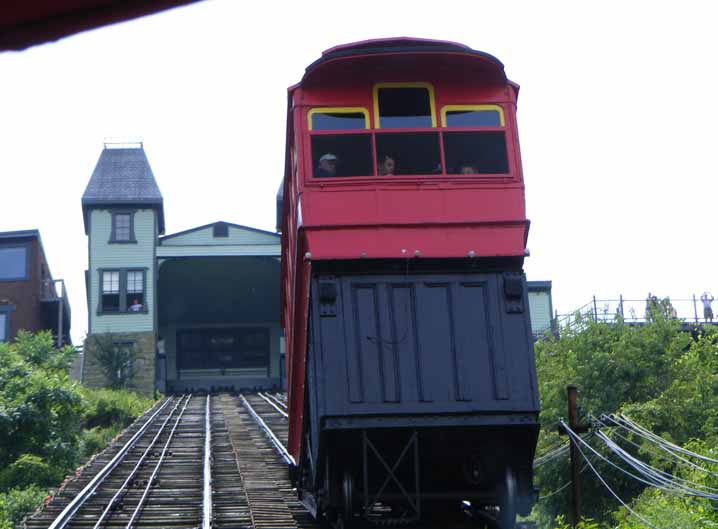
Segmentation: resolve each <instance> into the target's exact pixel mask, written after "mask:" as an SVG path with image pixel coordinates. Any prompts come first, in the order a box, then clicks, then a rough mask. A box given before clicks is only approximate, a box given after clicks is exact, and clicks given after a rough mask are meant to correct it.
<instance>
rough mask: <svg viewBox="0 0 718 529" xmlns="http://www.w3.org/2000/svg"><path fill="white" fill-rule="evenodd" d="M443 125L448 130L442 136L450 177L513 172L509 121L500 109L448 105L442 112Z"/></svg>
mask: <svg viewBox="0 0 718 529" xmlns="http://www.w3.org/2000/svg"><path fill="white" fill-rule="evenodd" d="M441 125H442V127H444V128H445V129H447V130H444V131H443V133H442V136H443V142H444V159H445V162H446V173H447V174H466V175H469V174H506V173H508V172H509V160H508V152H507V147H506V131H505V126H506V121H505V118H504V112H503V109H502V108H501V107H500V106H499V105H447V106H445V107H442V109H441ZM451 129H460V130H455V131H452V130H451ZM467 129H483V130H467Z"/></svg>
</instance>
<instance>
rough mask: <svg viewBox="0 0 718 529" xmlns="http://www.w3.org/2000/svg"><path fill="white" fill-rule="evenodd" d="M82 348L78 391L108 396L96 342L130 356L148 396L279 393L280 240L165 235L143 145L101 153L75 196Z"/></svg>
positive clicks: (236, 234) (226, 230)
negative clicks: (84, 330)
mask: <svg viewBox="0 0 718 529" xmlns="http://www.w3.org/2000/svg"><path fill="white" fill-rule="evenodd" d="M82 210H83V216H84V224H85V233H86V235H87V237H88V256H89V263H88V269H87V271H86V273H85V282H86V292H87V306H88V315H89V322H88V339H87V340H86V342H85V360H84V365H83V374H82V380H83V383H85V384H87V385H89V386H95V387H102V386H106V385H108V376H107V369H108V366H107V361H106V359H105V360H102V358H103V355H102V354H101V352H100V351H99V345H98V343H99V342H98V341H95V340H94V338H100V339H102V343H104V344H107V343H108V342H109V343H111V344H115V345H116V346H117V348H122V349H128V348H129V349H130V350H131V351H132V352H133V354H132V356H131V359H130V360H131V362H132V364H133V365H132V366H120V367H119V368H127V369H128V372H130V373H131V380H130V382H129V385H130V387H132V388H134V389H136V390H138V391H140V392H143V393H152V392H153V391H154V390H155V389H157V390H159V391H162V392H169V391H185V390H192V389H194V390H198V389H212V388H234V389H235V390H239V389H254V388H265V389H268V388H272V387H277V386H278V385H279V381H280V351H281V350H282V347H283V338H282V330H281V328H280V325H279V277H280V273H279V265H280V257H281V247H280V236H279V235H278V234H276V233H272V232H267V231H262V230H257V229H254V228H249V227H246V226H240V225H236V224H231V223H228V222H214V223H212V224H207V225H204V226H199V227H196V228H193V229H189V230H185V231H182V232H179V233H173V234H165V219H164V200H163V197H162V193H161V192H160V189H159V186H158V185H157V182H156V180H155V178H154V175H153V172H152V169H151V167H150V164H149V161H148V159H147V156H146V154H145V151H144V149H143V147H142V145H141V144H138V145H131V146H127V145H124V146H120V147H117V146H112V145H105V147H104V149H103V151H102V153H101V154H100V158H99V160H98V162H97V165H96V167H95V169H94V171H93V173H92V176H91V178H90V181H89V183H88V185H87V188H86V189H85V192H84V194H83V196H82Z"/></svg>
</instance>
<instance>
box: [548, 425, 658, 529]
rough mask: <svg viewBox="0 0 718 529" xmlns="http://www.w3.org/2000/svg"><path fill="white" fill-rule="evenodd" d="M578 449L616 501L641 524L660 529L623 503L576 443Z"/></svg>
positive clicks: (571, 432)
mask: <svg viewBox="0 0 718 529" xmlns="http://www.w3.org/2000/svg"><path fill="white" fill-rule="evenodd" d="M561 423H562V424H563V426H564V428H566V431H567V432H568V434H569V435H570V436H571V438H573V439H577V440H578V441H579V442H580V443H584V444H585V445H586V446H588V443H585V442H584V441H583V439H581V438H580V437H579V436H578V434H576V433H575V432H574V431H573V430H571V428H570V427H569V426H568V424H566V423H565V422H563V421H561ZM576 448H578V451H579V453H580V454H581V456H582V457H583V459H584V461H586V464H587V465H588V466H589V467H590V468H591V470H593V473H594V474H596V477H597V478H598V479H599V481H600V482H601V483H602V484H603V486H604V487H606V489H607V490H608V492H610V493H611V495H612V496H613V497H614V498H616V499H617V500H618V502H619V503H620V504H621V505H623V506H624V507H625V508H626V510H627V511H628V512H630V513H631V514H632V515H633V516H635V517H636V518H638V519H639V520H640V521H641V522H643V523H644V524H645V525H647V526H648V527H651V528H652V529H660V528H659V527H657V526H655V525H653V524H652V523H651V522H649V521H648V520H646V519H645V518H644V517H643V516H641V515H640V514H638V513H637V512H636V511H634V510H633V509H631V508H630V507H629V506H628V504H626V502H625V501H623V500H622V499H621V498H620V497H619V496H618V494H616V493H615V492H614V491H613V489H612V488H611V487H610V486H609V485H608V483H606V480H605V479H603V476H601V474H600V473H599V472H598V470H596V468H595V467H594V466H593V465H592V464H591V462H590V461H589V460H588V458H587V457H586V455H585V454H584V453H583V450H581V445H580V444H579V443H576ZM589 448H590V447H589Z"/></svg>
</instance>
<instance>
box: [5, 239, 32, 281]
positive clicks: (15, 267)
mask: <svg viewBox="0 0 718 529" xmlns="http://www.w3.org/2000/svg"><path fill="white" fill-rule="evenodd" d="M27 278H28V273H27V246H5V247H0V281H23V280H25V279H27Z"/></svg>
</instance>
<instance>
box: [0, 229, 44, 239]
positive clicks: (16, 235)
mask: <svg viewBox="0 0 718 529" xmlns="http://www.w3.org/2000/svg"><path fill="white" fill-rule="evenodd" d="M39 238H40V231H39V230H19V231H3V232H0V239H39Z"/></svg>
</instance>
